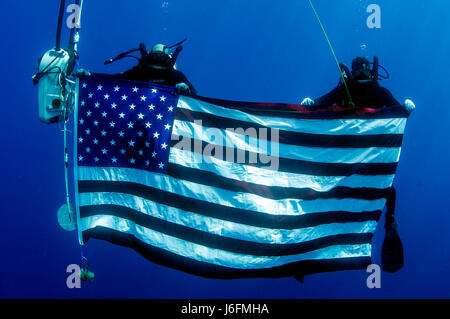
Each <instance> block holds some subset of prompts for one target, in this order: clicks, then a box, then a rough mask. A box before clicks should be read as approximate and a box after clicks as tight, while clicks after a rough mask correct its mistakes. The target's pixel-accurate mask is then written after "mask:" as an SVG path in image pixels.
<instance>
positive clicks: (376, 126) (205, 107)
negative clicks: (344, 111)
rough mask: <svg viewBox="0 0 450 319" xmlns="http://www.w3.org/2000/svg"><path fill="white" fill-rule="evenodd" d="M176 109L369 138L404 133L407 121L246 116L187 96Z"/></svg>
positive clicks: (300, 130) (183, 97) (275, 126)
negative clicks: (377, 135) (374, 135)
mask: <svg viewBox="0 0 450 319" xmlns="http://www.w3.org/2000/svg"><path fill="white" fill-rule="evenodd" d="M177 107H178V108H183V109H187V110H190V111H196V112H203V113H207V114H212V115H216V116H221V117H226V118H230V119H235V120H240V121H244V122H249V123H256V124H259V125H263V126H267V127H271V128H278V129H280V130H285V131H292V132H300V133H309V134H327V135H361V134H364V135H366V134H367V135H371V134H403V132H404V130H405V126H406V120H407V119H406V118H392V119H374V120H373V119H338V120H329V119H320V120H312V119H289V118H280V117H273V116H261V115H253V114H248V113H245V112H242V111H239V110H234V109H228V108H225V107H222V106H218V105H214V104H211V103H207V102H204V101H200V100H197V99H194V98H191V97H187V96H180V98H179V99H178V106H177Z"/></svg>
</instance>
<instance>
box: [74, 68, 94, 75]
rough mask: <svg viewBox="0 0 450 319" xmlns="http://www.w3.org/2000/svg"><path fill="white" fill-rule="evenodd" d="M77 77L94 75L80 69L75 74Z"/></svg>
mask: <svg viewBox="0 0 450 319" xmlns="http://www.w3.org/2000/svg"><path fill="white" fill-rule="evenodd" d="M75 75H76V76H91V75H92V73H91V72H90V71H88V70H85V69H78V70H77V72H75Z"/></svg>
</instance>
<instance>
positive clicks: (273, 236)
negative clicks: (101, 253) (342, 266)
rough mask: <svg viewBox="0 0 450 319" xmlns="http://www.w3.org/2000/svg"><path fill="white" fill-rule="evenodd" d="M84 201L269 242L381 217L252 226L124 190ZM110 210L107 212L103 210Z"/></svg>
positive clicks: (367, 227)
mask: <svg viewBox="0 0 450 319" xmlns="http://www.w3.org/2000/svg"><path fill="white" fill-rule="evenodd" d="M80 205H81V206H88V205H118V206H124V207H128V208H130V209H133V210H135V211H137V212H140V213H141V214H144V215H150V216H153V217H156V218H159V219H162V220H165V221H167V222H171V223H175V224H178V225H182V226H185V227H189V228H193V229H197V230H201V231H204V232H208V233H212V234H216V235H219V236H223V237H230V238H235V239H240V240H246V241H252V242H258V243H267V244H292V243H302V242H306V241H310V240H314V239H318V238H323V237H327V236H334V235H344V234H353V233H356V234H362V233H373V232H374V230H375V228H376V227H377V224H378V222H377V221H366V222H352V223H332V224H322V225H318V226H314V227H306V228H301V229H292V230H286V229H273V228H262V227H255V226H248V225H244V224H239V223H234V222H229V221H225V220H220V219H216V218H211V217H206V216H203V215H199V214H195V213H192V212H189V211H185V210H182V209H178V208H174V207H171V206H167V205H162V204H159V203H155V202H153V201H150V200H146V199H143V198H140V197H137V196H133V195H128V194H120V193H86V194H81V195H80ZM103 213H106V212H103Z"/></svg>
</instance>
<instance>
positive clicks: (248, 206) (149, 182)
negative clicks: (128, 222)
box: [79, 167, 386, 216]
mask: <svg viewBox="0 0 450 319" xmlns="http://www.w3.org/2000/svg"><path fill="white" fill-rule="evenodd" d="M79 178H80V180H88V181H111V182H114V181H118V182H132V183H138V184H141V185H145V186H149V187H153V188H156V189H160V190H164V191H167V192H170V193H174V194H179V195H182V196H185V197H189V198H195V199H199V200H203V201H206V202H210V203H214V204H219V205H222V206H226V207H234V208H238V209H245V210H249V211H254V212H255V213H258V212H260V213H266V214H271V215H292V216H298V215H303V214H309V213H321V212H328V211H347V212H354V213H358V212H364V211H377V210H382V209H383V208H384V206H385V204H386V200H385V199H378V200H364V199H354V198H344V199H333V198H329V199H314V200H301V199H281V200H273V199H269V198H264V197H261V196H258V195H253V194H249V193H236V192H232V191H227V190H224V189H219V188H215V187H211V186H205V185H202V184H196V183H192V182H187V181H183V180H179V179H176V178H172V177H169V176H167V175H161V174H155V173H151V172H146V171H140V170H134V169H126V168H95V167H91V168H89V167H80V173H79Z"/></svg>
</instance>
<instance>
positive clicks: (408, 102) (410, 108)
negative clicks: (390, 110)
mask: <svg viewBox="0 0 450 319" xmlns="http://www.w3.org/2000/svg"><path fill="white" fill-rule="evenodd" d="M405 107H406V110H407V111H408V112H409V113H412V111H414V110H415V109H416V105H415V104H414V102H413V101H411V100H410V99H406V100H405Z"/></svg>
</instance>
